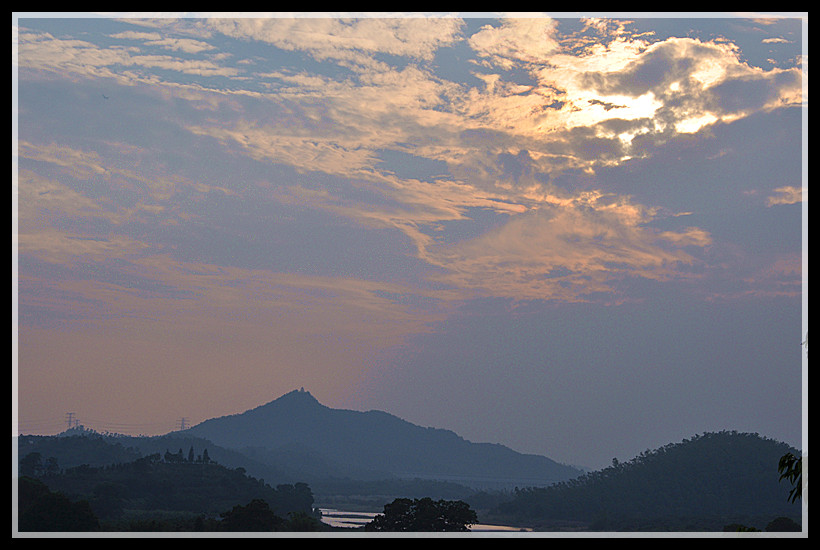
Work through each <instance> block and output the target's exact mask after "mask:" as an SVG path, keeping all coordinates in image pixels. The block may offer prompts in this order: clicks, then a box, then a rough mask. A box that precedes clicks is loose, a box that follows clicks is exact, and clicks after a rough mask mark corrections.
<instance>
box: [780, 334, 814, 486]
mask: <svg viewBox="0 0 820 550" xmlns="http://www.w3.org/2000/svg"><path fill="white" fill-rule="evenodd" d="M801 344H802V345H804V346H806V357H808V356H809V332H808V331H806V339H805V340H803V342H801ZM777 471H778V472H779V473H780V481H783V480H784V479H788V480H789V483H791V484H792V489H791V491H789V500H790V501H791V502H794V501H795V500H797V499H798V498H803V457H802V456H801V457H800V458H797V457H796V456H794V455H793V454H792V453H786V454H784V455H783V456H781V457H780V461H779V462H778V464H777Z"/></svg>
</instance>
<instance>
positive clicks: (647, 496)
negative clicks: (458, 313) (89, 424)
mask: <svg viewBox="0 0 820 550" xmlns="http://www.w3.org/2000/svg"><path fill="white" fill-rule="evenodd" d="M26 437H28V439H27V438H26ZM31 437H32V436H24V437H21V441H20V449H21V458H20V460H19V470H20V478H19V493H18V518H19V526H18V528H19V531H20V532H27V531H33V532H54V531H58V532H64V531H83V532H86V531H102V532H118V531H119V532H122V531H136V532H148V531H184V532H197V531H201V532H217V531H223V532H277V531H278V532H302V531H338V530H345V531H347V530H349V529H350V528H333V527H330V526H328V525H326V524H325V523H323V522H322V521H321V515H320V513H319V511H318V508H317V507H316V506H315V501H314V493H313V491H312V490H311V487H310V486H309V485H308V484H307V483H302V482H297V483H282V484H278V485H276V486H271V485H269V484H268V483H266V482H265V481H264V480H263V479H258V478H255V477H252V476H250V475H248V473H247V472H246V471H245V469H244V468H243V467H233V468H231V467H226V466H224V465H221V464H218V463H216V462H214V461H213V460H212V459H211V458H210V457H209V454H208V450H207V449H206V448H200V449H194V447H193V446H191V447H190V448H189V450H188V452H187V453H185V452H183V450H182V448H179V449H178V450H177V451H176V452H171V451H169V450H166V451H165V453H151V454H147V455H145V456H141V453H140V451H138V450H137V449H134V448H130V447H124V446H122V445H119V444H117V443H111V442H109V441H106V440H105V438H103V437H100V436H99V435H96V436H95V435H83V436H71V437H56V436H55V437H42V436H36V438H34V439H31ZM24 450H25V451H26V453H25V455H24V456H23V451H24ZM52 453H53V454H52ZM799 455H800V453H799V452H798V451H797V450H796V449H792V448H790V447H789V446H787V445H785V444H783V443H779V442H776V441H773V440H769V439H766V438H762V437H760V436H758V435H757V434H748V433H737V432H719V433H707V434H703V435H701V436H695V437H693V438H691V439H688V440H684V441H683V442H681V443H676V444H670V445H666V446H664V447H661V448H659V449H657V450H655V451H649V450H647V451H646V452H644V453H641V454H640V455H639V456H637V457H635V458H634V459H632V460H630V461H628V462H618V461H617V460H615V459H613V462H612V465H611V466H609V467H607V468H604V469H602V470H598V471H594V472H589V473H587V474H585V475H582V476H580V477H578V478H576V479H572V480H570V481H565V482H561V483H556V484H554V485H551V486H548V487H525V488H516V489H515V490H504V491H468V492H463V490H464V489H465V488H463V487H461V488H460V487H459V486H458V485H453V484H447V485H437V484H435V483H431V482H430V481H421V480H417V481H416V482H412V481H408V480H404V481H397V480H387V481H385V482H383V483H379V482H373V481H368V482H356V481H355V480H345V481H343V482H338V483H336V484H329V485H326V486H325V489H329V490H332V494H337V495H338V494H342V493H347V492H352V491H357V490H358V491H360V492H359V495H362V496H367V495H368V494H369V495H371V496H373V495H374V494H376V493H378V494H379V495H381V497H380V498H381V503H380V504H379V506H382V505H383V507H384V511H383V513H382V514H380V515H377V516H376V518H375V519H374V520H373V521H372V522H371V523H370V524H368V525H366V526H364V527H362V528H361V529H362V530H363V531H365V532H370V531H423V532H434V531H466V530H468V529H469V525H471V524H475V523H477V522H478V521H479V520H478V515H479V514H480V515H481V522H482V523H498V524H506V525H514V526H519V527H526V528H530V529H533V530H536V531H569V530H575V531H699V532H719V531H777V532H787V531H800V529H801V526H800V521H801V505H800V502H799V500H800V493H799V491H797V490H796V489H795V488H796V487H797V488H799V487H800V473H801V469H800V468H801V465H800V462H799V461H798V459H794V460H791V459H788V457H792V458H794V457H795V456H799ZM784 457H786V459H784ZM63 463H67V464H73V465H72V466H69V467H63V466H61V464H63ZM430 491H440V492H441V491H443V492H446V493H447V494H445V495H443V498H441V497H442V495H439V496H436V497H434V498H431V497H430V496H429V495H431V494H433V493H430ZM425 492H428V493H427V496H421V495H424V493H425ZM391 493H392V495H393V496H391V497H390V498H389V499H388V498H387V496H386V495H388V494H391ZM397 493H398V494H400V496H398V497H396V496H395V495H396V494H397ZM351 494H352V493H351ZM436 499H438V500H436ZM370 502H371V503H375V502H377V500H371V501H370ZM371 509H372V508H371Z"/></svg>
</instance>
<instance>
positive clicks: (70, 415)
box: [65, 412, 78, 430]
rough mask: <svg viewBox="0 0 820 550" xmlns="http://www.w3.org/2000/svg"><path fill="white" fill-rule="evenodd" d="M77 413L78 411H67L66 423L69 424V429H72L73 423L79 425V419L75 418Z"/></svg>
mask: <svg viewBox="0 0 820 550" xmlns="http://www.w3.org/2000/svg"><path fill="white" fill-rule="evenodd" d="M75 414H76V413H73V412H69V413H65V421H66V425H67V426H68V429H69V430H70V429H71V426H72V425H74V426H76V425H77V422H78V420H77V419H76V418H74V415H75Z"/></svg>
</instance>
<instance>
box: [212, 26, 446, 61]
mask: <svg viewBox="0 0 820 550" xmlns="http://www.w3.org/2000/svg"><path fill="white" fill-rule="evenodd" d="M204 26H205V27H207V28H208V29H209V30H211V31H215V32H219V33H222V34H224V35H226V36H231V37H233V38H240V39H247V40H258V41H261V42H266V43H269V44H272V45H274V46H276V47H278V48H282V49H284V50H291V51H305V52H307V53H309V54H310V55H311V56H313V57H314V58H316V59H318V60H326V59H334V60H337V61H340V60H344V61H355V62H360V63H363V64H365V65H367V64H369V63H368V62H367V59H368V57H370V56H372V55H374V54H381V53H383V54H390V55H395V56H403V57H410V58H412V59H418V60H429V59H431V58H432V56H433V55H434V53H435V51H436V50H437V49H438V48H439V47H441V46H443V45H447V44H450V43H452V42H453V41H454V40H456V38H457V37H458V35H459V31H460V28H461V26H462V22H461V21H460V20H459V19H455V18H368V17H366V18H362V19H333V18H324V17H321V18H313V17H307V18H299V17H297V18H288V17H274V18H266V19H254V18H240V19H227V18H218V19H209V20H207V21H206V22H205V24H204ZM365 56H367V57H365Z"/></svg>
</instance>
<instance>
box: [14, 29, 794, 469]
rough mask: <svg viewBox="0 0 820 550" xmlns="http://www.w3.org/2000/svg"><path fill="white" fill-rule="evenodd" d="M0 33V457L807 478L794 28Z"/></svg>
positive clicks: (81, 30)
mask: <svg viewBox="0 0 820 550" xmlns="http://www.w3.org/2000/svg"><path fill="white" fill-rule="evenodd" d="M12 23H13V26H12V31H13V52H12V69H13V79H12V87H13V99H12V114H13V128H12V132H13V136H12V137H13V147H16V148H13V150H12V164H13V166H12V174H13V186H12V199H13V205H12V287H13V304H12V318H13V329H12V340H13V350H12V356H13V363H14V367H15V368H14V369H13V374H12V377H13V380H12V381H13V388H12V392H13V400H12V401H13V403H12V432H13V434H16V433H18V432H19V433H25V434H53V433H58V432H60V431H62V430H64V429H65V428H66V427H67V426H68V425H71V424H72V423H73V424H81V425H83V426H85V427H88V428H92V429H95V430H97V431H102V432H115V433H124V434H133V435H136V434H144V435H158V434H164V433H167V432H169V431H172V430H175V429H177V428H179V427H185V426H191V425H194V424H197V423H199V422H202V421H204V420H207V419H209V418H214V417H218V416H224V415H228V414H236V413H241V412H243V411H246V410H248V409H251V408H254V407H257V406H259V405H262V404H264V403H267V402H269V401H272V400H274V399H276V398H278V397H280V396H281V395H283V394H285V393H287V392H290V391H292V390H294V389H299V388H304V389H306V390H308V391H310V392H311V394H312V395H313V396H314V397H316V398H317V399H318V400H319V401H320V402H321V403H322V404H324V405H326V406H329V407H333V408H343V409H353V410H361V411H366V410H371V409H378V410H383V411H386V412H389V413H391V414H394V415H396V416H398V417H400V418H403V419H404V420H407V421H409V422H412V423H414V424H418V425H422V426H432V427H437V428H444V429H449V430H453V431H455V432H456V433H458V434H459V435H460V436H462V437H464V438H465V439H468V440H470V441H475V442H492V443H501V444H503V445H506V446H508V447H511V448H512V449H515V450H517V451H519V452H524V453H534V454H540V455H545V456H548V457H550V458H552V459H554V460H558V461H559V462H563V463H566V464H572V465H577V466H582V467H585V468H601V467H605V466H607V465H608V464H609V463H610V462H611V459H612V458H618V459H619V460H621V461H624V460H629V459H631V458H633V457H635V456H637V455H638V454H640V453H641V452H643V451H645V450H647V449H655V448H657V447H660V446H663V445H666V444H668V443H676V442H680V441H681V440H683V439H685V438H689V437H692V436H693V435H696V434H701V433H704V432H713V431H720V430H737V431H742V432H753V433H759V434H760V435H761V436H764V437H769V438H773V439H776V440H779V441H785V442H787V443H790V444H792V445H794V446H796V447H797V448H799V449H802V450H803V452H808V441H807V434H808V428H807V425H806V418H805V407H806V403H805V402H806V396H807V390H806V384H807V374H806V366H807V361H808V359H807V347H804V346H803V345H802V342H803V341H804V340H805V341H806V342H807V335H808V320H807V319H808V314H807V304H808V297H807V280H808V278H807V268H806V260H807V257H808V256H807V243H806V241H807V237H806V231H807V230H806V225H807V224H806V221H805V216H806V212H807V201H808V197H807V194H806V193H807V160H806V150H807V149H806V140H807V135H806V123H807V119H808V95H807V88H808V84H807V74H808V65H807V64H808V58H807V51H808V47H807V39H808V36H807V28H808V14H807V13H785V14H776V13H774V14H773V13H761V14H721V13H710V14H683V15H677V16H672V15H667V14H651V13H641V14H628V13H626V14H588V15H584V16H580V15H579V14H561V13H555V14H550V13H538V14H522V13H516V14H500V13H465V14H459V13H454V14H449V13H448V14H444V13H441V14H429V13H415V14H392V13H384V14H374V13H342V14H316V13H306V14H298V13H297V14H289V15H287V16H285V15H282V14H274V15H263V14H238V15H236V16H229V15H226V14H217V15H215V16H209V15H208V14H126V13H122V14H106V15H105V16H98V15H95V14H90V13H88V14H83V13H71V14H60V13H55V14H42V13H36V14H26V13H13V22H12Z"/></svg>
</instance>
